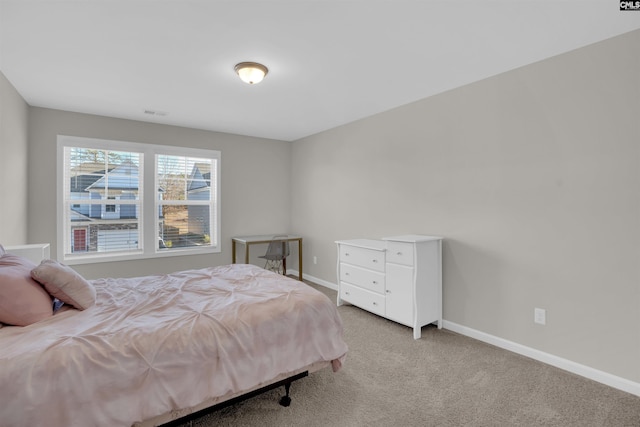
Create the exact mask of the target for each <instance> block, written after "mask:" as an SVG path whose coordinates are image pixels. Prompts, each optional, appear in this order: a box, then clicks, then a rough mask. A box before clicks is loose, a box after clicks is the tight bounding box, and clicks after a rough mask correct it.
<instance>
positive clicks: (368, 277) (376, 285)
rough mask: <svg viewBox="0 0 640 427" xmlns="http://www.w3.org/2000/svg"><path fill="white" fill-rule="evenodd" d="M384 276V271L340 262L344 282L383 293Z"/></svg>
mask: <svg viewBox="0 0 640 427" xmlns="http://www.w3.org/2000/svg"><path fill="white" fill-rule="evenodd" d="M384 278H385V275H384V273H379V272H377V271H373V270H368V269H366V268H361V267H356V266H354V265H351V264H344V263H340V280H341V281H343V282H347V283H351V284H352V285H356V286H359V287H361V288H365V289H368V290H370V291H373V292H377V293H379V294H383V293H384Z"/></svg>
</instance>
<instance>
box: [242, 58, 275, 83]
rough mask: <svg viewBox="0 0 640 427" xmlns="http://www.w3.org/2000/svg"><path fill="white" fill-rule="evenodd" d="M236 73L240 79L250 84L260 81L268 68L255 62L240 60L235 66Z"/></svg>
mask: <svg viewBox="0 0 640 427" xmlns="http://www.w3.org/2000/svg"><path fill="white" fill-rule="evenodd" d="M235 70H236V73H238V76H239V77H240V79H241V80H242V81H243V82H245V83H249V84H250V85H253V84H256V83H260V82H261V81H262V79H264V76H266V75H267V73H268V72H269V70H268V69H267V67H265V66H264V65H262V64H258V63H257V62H241V63H239V64H238V65H236V66H235Z"/></svg>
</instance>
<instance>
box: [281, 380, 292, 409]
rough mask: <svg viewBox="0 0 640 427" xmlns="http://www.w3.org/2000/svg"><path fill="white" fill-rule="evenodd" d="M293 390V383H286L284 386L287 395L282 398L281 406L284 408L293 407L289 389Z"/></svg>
mask: <svg viewBox="0 0 640 427" xmlns="http://www.w3.org/2000/svg"><path fill="white" fill-rule="evenodd" d="M290 388H291V383H290V382H289V383H285V385H284V391H285V393H286V394H285V395H284V396H282V397H281V398H280V405H282V406H289V405H291V398H290V397H289V389H290Z"/></svg>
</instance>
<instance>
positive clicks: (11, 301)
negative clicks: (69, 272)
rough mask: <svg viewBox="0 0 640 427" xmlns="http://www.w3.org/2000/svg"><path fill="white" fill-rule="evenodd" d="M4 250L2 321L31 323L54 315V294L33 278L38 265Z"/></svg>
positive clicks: (0, 268) (0, 274) (0, 287)
mask: <svg viewBox="0 0 640 427" xmlns="http://www.w3.org/2000/svg"><path fill="white" fill-rule="evenodd" d="M0 251H1V252H2V253H3V255H1V256H0V323H5V324H7V325H15V326H27V325H31V324H32V323H36V322H39V321H40V320H44V319H46V318H48V317H51V316H52V315H53V302H52V299H51V296H50V295H49V294H48V293H47V291H46V290H44V289H43V288H42V286H41V285H40V284H39V283H38V282H36V281H35V280H33V279H32V278H31V270H32V269H33V267H35V264H34V263H33V262H31V261H29V260H28V259H26V258H23V257H19V256H17V255H11V254H9V253H6V252H4V249H0Z"/></svg>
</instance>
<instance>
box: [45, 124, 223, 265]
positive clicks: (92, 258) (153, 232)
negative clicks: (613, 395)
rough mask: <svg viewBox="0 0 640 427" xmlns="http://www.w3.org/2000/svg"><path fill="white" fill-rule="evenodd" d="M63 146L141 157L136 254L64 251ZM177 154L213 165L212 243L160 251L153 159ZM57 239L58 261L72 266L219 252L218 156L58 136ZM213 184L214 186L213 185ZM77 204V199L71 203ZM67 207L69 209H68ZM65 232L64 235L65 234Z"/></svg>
mask: <svg viewBox="0 0 640 427" xmlns="http://www.w3.org/2000/svg"><path fill="white" fill-rule="evenodd" d="M66 147H81V148H91V149H102V150H111V151H125V152H137V153H141V154H142V164H141V167H140V169H141V171H142V180H141V181H142V183H143V184H142V188H141V189H139V190H138V191H139V198H140V200H141V209H142V217H141V218H140V222H139V233H140V236H141V239H142V248H141V249H138V250H135V251H127V252H114V253H111V252H100V253H96V252H89V253H80V254H76V253H70V251H67V248H65V242H66V240H68V239H65V236H66V235H67V234H69V235H70V229H69V228H68V227H67V224H66V223H65V222H66V221H69V217H68V212H67V211H68V209H65V206H67V203H69V201H68V202H67V203H65V200H64V197H65V188H66V186H68V185H69V183H68V182H65V178H64V177H65V172H66V171H65V168H66V165H65V155H64V151H65V148H66ZM161 154H166V155H176V156H184V157H196V158H205V159H211V160H212V162H215V168H212V169H214V170H215V176H212V177H211V183H212V185H211V191H212V193H211V201H210V204H209V206H210V209H209V211H210V222H209V223H210V224H211V236H210V238H211V240H210V245H208V246H191V247H186V248H174V249H171V250H161V249H159V248H158V222H159V221H158V215H157V213H158V209H159V206H160V203H159V201H158V197H157V188H158V183H157V171H156V156H157V155H161ZM57 165H58V172H57V197H56V198H57V206H56V211H57V221H56V222H57V240H58V259H60V260H61V261H62V262H64V263H66V264H69V265H73V264H89V263H99V262H112V261H124V260H131V259H146V258H158V257H171V256H181V255H199V254H212V253H219V252H220V251H221V246H220V230H221V226H220V222H221V221H220V212H221V209H220V176H221V173H220V166H221V153H220V151H217V150H205V149H199V148H189V147H178V146H168V145H155V144H142V143H138V142H127V141H113V140H105V139H96V138H85V137H76V136H67V135H58V139H57ZM214 184H215V186H214ZM70 202H71V203H76V204H77V203H78V201H77V200H72V201H70ZM67 207H68V206H67ZM65 233H66V234H65Z"/></svg>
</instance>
